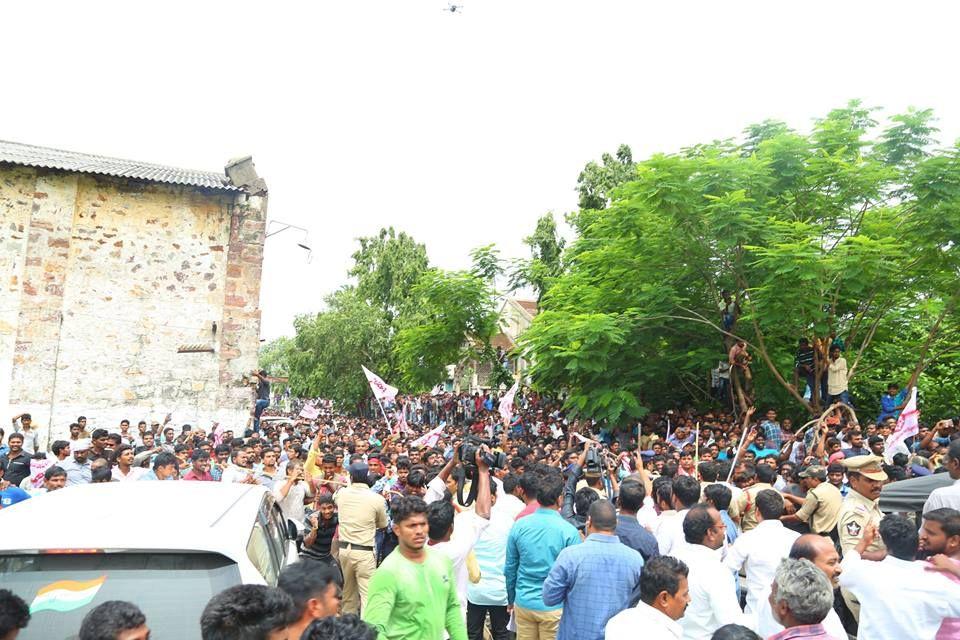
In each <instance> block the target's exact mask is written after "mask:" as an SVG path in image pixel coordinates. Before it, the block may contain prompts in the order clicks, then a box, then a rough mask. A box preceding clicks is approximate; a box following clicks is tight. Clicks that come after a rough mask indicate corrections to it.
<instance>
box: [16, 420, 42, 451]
mask: <svg viewBox="0 0 960 640" xmlns="http://www.w3.org/2000/svg"><path fill="white" fill-rule="evenodd" d="M13 433H19V434H20V435H22V436H23V445H22V446H23V450H24V451H26V452H27V455H30V456H32V455H33V454H35V453H36V452H37V451H42V449H41V448H40V434H39V433H37V430H36V429H34V428H33V419H32V418H31V417H30V414H29V413H21V414H20V415H18V416H16V417H15V418H14V419H13Z"/></svg>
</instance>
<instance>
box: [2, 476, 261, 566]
mask: <svg viewBox="0 0 960 640" xmlns="http://www.w3.org/2000/svg"><path fill="white" fill-rule="evenodd" d="M267 493H269V492H268V491H267V489H266V487H263V486H260V485H250V484H240V483H226V484H222V483H220V482H183V481H180V482H108V483H103V484H86V485H77V486H73V487H66V488H64V489H60V490H57V491H54V492H52V493H49V494H44V495H40V496H37V497H34V498H31V499H29V500H25V501H23V502H21V503H19V504H17V505H15V506H13V507H9V508H7V509H3V510H0V531H3V535H2V536H0V553H2V552H9V551H21V552H22V551H30V550H41V551H42V550H49V549H103V550H105V551H117V550H129V551H134V550H137V551H210V552H215V553H221V554H223V555H225V556H227V557H229V558H231V559H233V560H234V561H239V559H240V558H242V557H243V556H244V555H245V554H246V546H247V540H248V538H249V534H250V530H251V528H252V525H253V522H254V520H255V518H256V514H257V511H258V509H259V508H260V504H261V502H262V500H263V496H264V495H265V494H267Z"/></svg>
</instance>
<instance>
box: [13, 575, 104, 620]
mask: <svg viewBox="0 0 960 640" xmlns="http://www.w3.org/2000/svg"><path fill="white" fill-rule="evenodd" d="M106 579H107V576H100V577H99V578H96V579H94V580H86V581H77V580H58V581H57V582H52V583H50V584H48V585H47V586H45V587H40V589H39V590H37V595H36V596H35V597H34V599H33V602H32V603H30V613H31V614H33V613H37V612H38V611H58V612H60V613H65V612H67V611H73V610H74V609H79V608H81V607H85V606H87V605H88V604H90V603H91V602H92V601H93V599H94V598H95V597H96V596H97V592H98V591H100V587H102V586H103V583H104V581H106Z"/></svg>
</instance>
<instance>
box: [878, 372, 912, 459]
mask: <svg viewBox="0 0 960 640" xmlns="http://www.w3.org/2000/svg"><path fill="white" fill-rule="evenodd" d="M918 433H920V411H918V410H917V388H916V387H914V388H913V389H911V390H910V400H908V401H907V404H906V406H905V407H903V411H901V412H900V417H899V418H897V428H896V429H894V430H893V433H891V434H890V437H888V438H887V442H886V444H885V445H884V447H883V449H884V458H886V457H888V456H889V458H890V462H892V461H893V456H894V454H896V453H900V452H904V453H908V454H909V453H910V452H909V450H908V449H907V446H906V445H905V444H904V440H906V439H907V438H909V437H910V436H915V435H917V434H918Z"/></svg>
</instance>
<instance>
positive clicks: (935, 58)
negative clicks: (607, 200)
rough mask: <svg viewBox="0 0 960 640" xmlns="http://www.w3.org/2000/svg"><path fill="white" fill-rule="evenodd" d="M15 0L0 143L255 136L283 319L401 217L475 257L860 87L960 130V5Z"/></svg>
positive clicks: (220, 157)
mask: <svg viewBox="0 0 960 640" xmlns="http://www.w3.org/2000/svg"><path fill="white" fill-rule="evenodd" d="M458 2H459V3H460V4H462V5H463V9H462V13H458V14H450V13H448V12H444V11H443V9H444V7H445V6H446V2H445V1H444V0H364V1H362V2H361V1H359V0H348V1H340V2H310V3H307V2H273V3H267V2H256V3H254V2H238V1H232V2H210V1H206V0H204V1H197V0H194V1H192V2H177V1H164V2H156V3H149V4H148V3H145V2H130V1H129V0H126V1H124V2H110V3H107V2H64V3H60V4H57V3H46V2H8V3H4V7H3V22H4V29H3V36H2V38H0V59H2V60H3V61H4V63H3V72H2V76H0V77H2V79H3V90H2V94H0V95H2V98H0V139H6V140H14V141H18V142H25V143H32V144H39V145H44V146H52V147H59V148H64V149H70V150H75V151H83V152H90V153H99V154H105V155H113V156H119V157H124V158H132V159H137V160H143V161H152V162H161V163H166V164H172V165H176V166H182V167H188V168H197V169H213V170H219V169H222V167H223V166H224V163H225V161H226V160H227V159H229V158H231V157H234V156H239V155H246V154H251V155H253V157H254V160H255V162H256V165H257V169H258V171H259V173H260V175H261V176H263V177H265V178H266V180H267V182H268V184H269V187H270V206H269V213H270V217H271V218H273V219H277V220H282V221H286V222H291V223H294V224H297V225H300V226H303V227H307V228H309V230H310V244H312V246H313V248H314V252H313V260H312V262H311V263H310V264H307V263H306V261H305V257H306V254H305V252H303V251H301V250H299V249H297V247H296V243H297V242H299V241H300V240H301V237H300V236H298V235H297V233H296V232H295V231H293V230H290V231H287V232H285V233H283V234H280V235H277V236H276V237H273V238H270V239H269V240H268V241H267V249H266V255H265V264H264V271H263V278H264V280H263V287H262V294H261V306H262V308H263V326H262V331H261V333H262V336H263V337H264V338H274V337H276V336H278V335H284V334H292V331H293V328H292V320H293V318H294V316H295V315H296V314H298V313H304V312H309V311H316V310H318V309H319V308H320V306H321V299H322V297H323V296H324V295H325V294H327V293H328V292H330V291H332V290H334V289H336V288H337V287H338V286H340V285H341V284H343V282H344V281H345V271H346V269H347V268H348V266H349V264H350V254H351V253H352V252H353V251H354V249H355V247H356V242H355V238H357V237H359V236H362V235H369V234H373V233H375V232H376V231H377V230H378V229H379V228H380V227H381V226H384V225H393V226H395V227H397V228H398V229H402V230H405V231H407V232H409V233H411V234H412V235H413V236H414V237H415V238H416V239H417V240H419V241H421V242H424V243H426V245H427V249H428V252H429V255H430V259H431V261H432V262H433V263H434V264H437V265H439V266H441V267H445V268H459V267H465V266H467V264H468V261H469V257H468V251H469V250H470V249H471V248H473V247H476V246H479V245H483V244H487V243H490V242H496V243H498V245H499V246H500V247H501V249H502V252H503V254H504V255H505V256H506V257H516V256H520V255H525V248H524V247H523V245H522V244H521V238H522V237H523V236H524V235H527V234H528V233H529V232H530V231H531V230H532V229H533V226H534V224H535V221H536V219H537V218H538V217H539V216H540V215H541V214H543V213H544V212H546V211H549V210H553V211H556V212H557V213H558V214H561V215H562V213H563V212H565V211H569V210H571V209H573V208H574V207H575V206H576V193H575V191H574V187H575V184H576V178H577V174H578V173H579V171H580V169H581V168H582V167H583V165H584V163H585V162H586V161H588V160H590V159H598V158H599V156H600V154H601V153H602V152H604V151H614V150H615V149H616V147H617V145H619V144H620V143H622V142H625V143H628V144H630V145H631V146H632V147H633V150H634V157H635V158H643V157H645V156H647V155H649V154H651V153H653V152H657V151H675V150H677V149H679V148H680V147H682V146H684V145H689V144H693V143H696V142H702V141H708V140H711V139H714V138H723V137H728V136H734V135H737V134H738V133H739V132H740V131H741V130H742V129H743V127H744V126H745V125H746V124H748V123H751V122H756V121H760V120H762V119H764V118H768V117H770V118H779V119H783V120H786V121H787V122H788V123H789V124H791V125H792V126H795V127H798V128H806V127H808V125H809V123H810V121H811V120H812V118H814V117H816V116H820V115H823V114H825V113H826V112H827V111H828V110H829V109H830V108H832V107H836V106H841V105H843V104H844V103H845V102H846V101H847V100H848V99H849V98H854V97H859V98H862V99H864V100H865V101H866V102H867V103H868V104H871V105H878V106H883V107H885V108H886V111H887V112H888V113H889V112H896V111H899V110H902V109H904V108H906V107H907V106H909V105H916V106H919V107H932V108H934V109H935V110H936V112H937V114H938V115H939V117H940V127H941V129H942V131H943V132H942V134H941V138H942V139H943V140H944V141H952V140H954V139H955V138H956V137H958V136H960V89H958V83H957V74H958V69H957V60H958V55H957V51H958V49H957V36H956V29H957V24H958V18H960V11H958V9H956V8H955V7H956V6H957V5H956V4H955V3H952V2H939V1H938V2H932V1H931V2H921V1H917V0H914V1H912V2H904V1H901V2H895V3H893V2H891V3H882V2H849V1H843V2H837V1H836V0H834V1H831V2H791V3H788V2H770V1H769V0H767V1H763V2H740V1H735V0H727V1H726V2H715V1H714V2H656V3H655V2H641V1H639V0H632V1H631V0H625V1H612V0H611V1H609V2H607V1H602V0H584V1H580V2H573V1H565V0H542V1H529V2H528V1H525V0H458Z"/></svg>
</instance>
